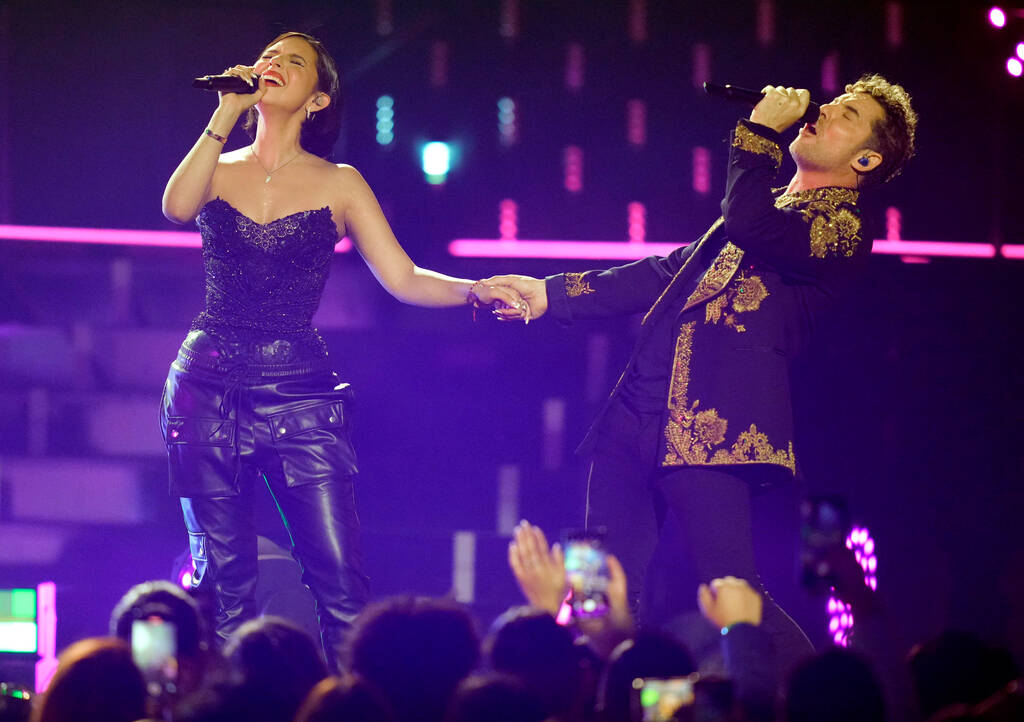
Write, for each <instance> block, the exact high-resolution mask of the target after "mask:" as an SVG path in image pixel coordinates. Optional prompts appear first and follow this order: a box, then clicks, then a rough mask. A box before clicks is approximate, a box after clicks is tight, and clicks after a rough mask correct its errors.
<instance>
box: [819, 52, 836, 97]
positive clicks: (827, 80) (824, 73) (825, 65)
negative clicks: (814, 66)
mask: <svg viewBox="0 0 1024 722" xmlns="http://www.w3.org/2000/svg"><path fill="white" fill-rule="evenodd" d="M821 89H822V90H824V91H825V92H826V93H836V92H838V91H839V53H838V52H835V51H833V52H831V53H829V54H828V55H826V56H825V58H824V59H823V60H822V61H821Z"/></svg>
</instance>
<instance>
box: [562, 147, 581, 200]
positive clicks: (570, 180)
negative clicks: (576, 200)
mask: <svg viewBox="0 0 1024 722" xmlns="http://www.w3.org/2000/svg"><path fill="white" fill-rule="evenodd" d="M562 164H563V166H564V168H565V178H564V185H565V189H566V190H567V191H569V192H570V193H579V192H580V191H582V190H583V149H582V148H580V147H579V146H578V145H570V146H569V147H568V148H566V149H565V151H564V153H563V154H562Z"/></svg>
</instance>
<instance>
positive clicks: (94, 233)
mask: <svg viewBox="0 0 1024 722" xmlns="http://www.w3.org/2000/svg"><path fill="white" fill-rule="evenodd" d="M0 240H4V241H41V242H53V243H97V244H102V245H113V246H150V247H160V248H202V245H203V241H202V238H201V237H200V236H199V234H198V233H195V232H188V231H136V230H126V229H123V228H67V227H62V226H10V225H0ZM350 250H352V242H351V241H350V240H349V239H348V237H347V236H346V237H345V238H342V239H341V240H340V241H338V244H337V245H336V246H335V247H334V252H335V253H347V252H348V251H350Z"/></svg>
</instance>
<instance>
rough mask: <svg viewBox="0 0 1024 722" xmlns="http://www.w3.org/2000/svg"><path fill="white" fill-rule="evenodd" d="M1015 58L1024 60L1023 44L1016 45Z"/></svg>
mask: <svg viewBox="0 0 1024 722" xmlns="http://www.w3.org/2000/svg"><path fill="white" fill-rule="evenodd" d="M1017 57H1018V58H1020V59H1021V60H1024V43H1017Z"/></svg>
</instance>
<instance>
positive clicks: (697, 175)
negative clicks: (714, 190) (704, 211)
mask: <svg viewBox="0 0 1024 722" xmlns="http://www.w3.org/2000/svg"><path fill="white" fill-rule="evenodd" d="M693 190H694V191H695V192H697V193H699V194H700V195H702V196H706V195H707V194H708V193H710V192H711V151H709V150H708V149H707V148H702V147H700V146H697V147H696V148H694V149H693Z"/></svg>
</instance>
